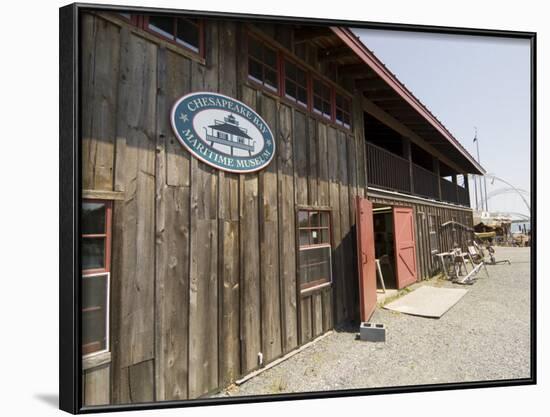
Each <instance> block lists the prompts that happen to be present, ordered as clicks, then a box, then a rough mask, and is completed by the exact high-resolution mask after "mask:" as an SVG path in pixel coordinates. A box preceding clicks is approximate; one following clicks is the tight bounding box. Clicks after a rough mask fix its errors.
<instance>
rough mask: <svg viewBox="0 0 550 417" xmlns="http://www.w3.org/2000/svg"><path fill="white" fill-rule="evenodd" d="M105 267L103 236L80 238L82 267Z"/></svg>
mask: <svg viewBox="0 0 550 417" xmlns="http://www.w3.org/2000/svg"><path fill="white" fill-rule="evenodd" d="M98 268H105V238H103V237H94V238H83V239H82V269H83V270H85V269H98Z"/></svg>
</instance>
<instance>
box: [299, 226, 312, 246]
mask: <svg viewBox="0 0 550 417" xmlns="http://www.w3.org/2000/svg"><path fill="white" fill-rule="evenodd" d="M310 244H311V243H310V241H309V230H300V246H307V245H310Z"/></svg>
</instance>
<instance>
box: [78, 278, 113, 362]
mask: <svg viewBox="0 0 550 417" xmlns="http://www.w3.org/2000/svg"><path fill="white" fill-rule="evenodd" d="M107 286H108V280H107V275H101V276H94V277H83V278H82V353H83V354H88V353H93V352H97V351H100V350H105V349H107V348H108V346H107V303H108V300H107V294H108V290H107Z"/></svg>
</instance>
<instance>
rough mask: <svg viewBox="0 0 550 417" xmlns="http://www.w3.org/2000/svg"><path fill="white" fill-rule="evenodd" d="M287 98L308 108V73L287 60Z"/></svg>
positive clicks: (285, 66)
mask: <svg viewBox="0 0 550 417" xmlns="http://www.w3.org/2000/svg"><path fill="white" fill-rule="evenodd" d="M284 68H285V97H286V98H288V99H289V100H292V101H294V102H296V103H298V104H300V105H301V106H304V107H307V106H308V99H307V96H308V94H307V90H308V88H307V71H306V70H305V69H303V68H302V67H300V66H299V65H297V64H295V63H293V62H292V61H289V60H287V59H285V61H284Z"/></svg>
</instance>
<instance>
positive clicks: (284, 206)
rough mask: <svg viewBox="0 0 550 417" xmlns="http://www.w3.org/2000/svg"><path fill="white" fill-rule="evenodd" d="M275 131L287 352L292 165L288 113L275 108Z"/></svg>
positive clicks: (292, 262) (291, 323) (292, 261)
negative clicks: (277, 111) (276, 123)
mask: <svg viewBox="0 0 550 417" xmlns="http://www.w3.org/2000/svg"><path fill="white" fill-rule="evenodd" d="M278 120H279V127H278V129H277V131H278V135H277V138H278V140H277V169H278V172H277V181H278V215H279V253H280V254H281V255H280V257H279V265H280V267H279V276H280V282H281V311H282V316H283V320H282V323H283V326H282V333H283V336H282V337H283V350H284V352H285V353H286V352H289V351H290V350H292V349H294V348H295V347H296V346H297V345H298V323H297V320H298V316H297V314H298V313H297V309H296V298H297V297H296V251H295V250H294V248H295V247H296V240H295V239H296V238H295V219H296V216H295V212H294V164H293V149H292V148H293V143H292V142H293V134H292V133H293V132H292V110H291V109H290V107H288V106H286V105H281V106H280V107H279V119H278Z"/></svg>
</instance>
